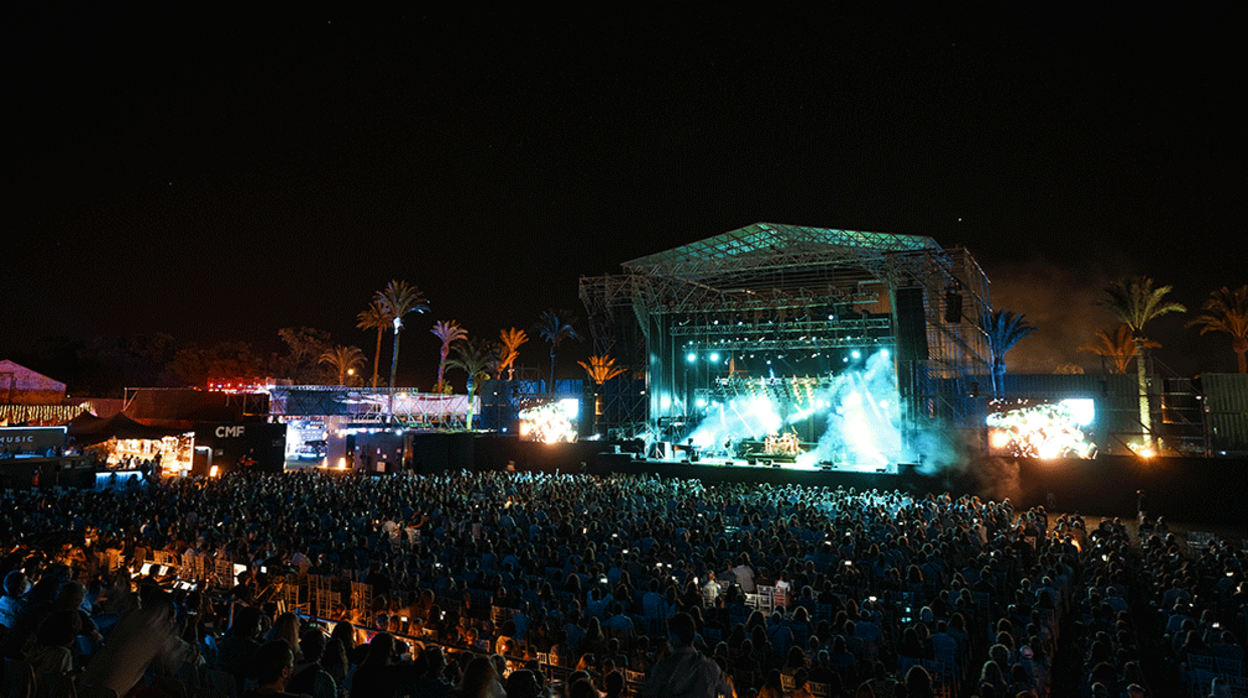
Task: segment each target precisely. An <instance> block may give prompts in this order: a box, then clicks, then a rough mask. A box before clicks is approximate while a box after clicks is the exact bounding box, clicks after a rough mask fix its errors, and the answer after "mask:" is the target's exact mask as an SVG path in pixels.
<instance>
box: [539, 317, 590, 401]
mask: <svg viewBox="0 0 1248 698" xmlns="http://www.w3.org/2000/svg"><path fill="white" fill-rule="evenodd" d="M575 323H576V316H575V315H572V314H571V313H569V312H568V311H566V310H560V311H558V312H555V310H554V309H551V308H547V309H546V311H545V312H543V313H542V316H541V318H539V319H538V321H537V327H536V329H537V332H538V334H539V335H541V337H542V339H545V340H546V341H547V342H550V390H549V392H552V393H553V392H555V354H556V353H557V352H558V351H559V344H560V343H562V342H563V340H565V339H575V340H577V341H578V342H579V341H580V339H581V335H579V334H577V333H576V329H575V328H574V327H572V325H573V324H575Z"/></svg>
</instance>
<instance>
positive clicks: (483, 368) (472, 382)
mask: <svg viewBox="0 0 1248 698" xmlns="http://www.w3.org/2000/svg"><path fill="white" fill-rule="evenodd" d="M451 348H452V349H454V350H455V356H454V357H452V358H450V359H447V361H446V365H447V366H448V367H450V368H458V369H460V370H462V371H463V372H464V373H467V374H468V429H470V430H471V429H472V410H473V403H474V396H475V395H476V394H477V389H478V388H480V387H481V381H484V380H486V379H488V378H489V377H490V369H492V368H493V367H494V364H495V363H497V361H498V355H497V354H495V353H494V347H493V346H491V345H490V343H489V342H488V341H486V340H485V338H484V337H473V338H470V339H460V340H458V341H456V342H455V344H454V345H452V346H451Z"/></svg>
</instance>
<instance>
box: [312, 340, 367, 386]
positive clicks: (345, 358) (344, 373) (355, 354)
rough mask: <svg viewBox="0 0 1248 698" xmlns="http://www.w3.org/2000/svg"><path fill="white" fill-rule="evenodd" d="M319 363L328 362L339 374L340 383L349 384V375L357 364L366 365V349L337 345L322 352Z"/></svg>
mask: <svg viewBox="0 0 1248 698" xmlns="http://www.w3.org/2000/svg"><path fill="white" fill-rule="evenodd" d="M318 362H319V363H323V364H328V365H329V366H330V368H332V369H334V371H335V372H336V373H337V374H338V385H347V383H348V376H350V375H351V374H352V372H353V370H354V369H355V368H356V367H357V366H363V365H364V351H363V350H362V349H360V348H359V347H344V346H341V345H339V346H336V347H333V348H331V349H326V350H325V353H324V354H321V358H320V359H319V361H318Z"/></svg>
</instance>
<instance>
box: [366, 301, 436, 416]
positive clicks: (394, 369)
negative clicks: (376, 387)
mask: <svg viewBox="0 0 1248 698" xmlns="http://www.w3.org/2000/svg"><path fill="white" fill-rule="evenodd" d="M374 300H376V301H378V302H379V303H381V306H382V308H384V309H385V311H386V315H387V316H388V317H389V318H390V322H391V324H392V325H393V326H394V355H393V356H391V357H390V408H391V409H390V412H391V414H393V413H394V380H395V377H396V376H397V375H398V372H399V332H400V330H402V329H403V316H404V315H407V314H408V313H423V312H425V311H427V310H429V303H428V302H427V301H426V300H425V296H424V294H422V293H421V292H420V289H418V288H416V287H415V286H412V285H411V284H409V283H407V282H406V281H391V282H390V283H389V284H386V288H385V289H384V290H381V291H378V292H377V295H376V296H375V297H374Z"/></svg>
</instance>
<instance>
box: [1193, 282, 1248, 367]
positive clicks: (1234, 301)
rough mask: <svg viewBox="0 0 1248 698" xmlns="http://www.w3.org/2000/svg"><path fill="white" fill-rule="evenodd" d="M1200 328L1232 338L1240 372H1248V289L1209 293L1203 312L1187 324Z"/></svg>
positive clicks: (1232, 345) (1203, 331)
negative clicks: (1222, 333)
mask: <svg viewBox="0 0 1248 698" xmlns="http://www.w3.org/2000/svg"><path fill="white" fill-rule="evenodd" d="M1192 325H1200V333H1201V334H1202V335H1203V334H1204V333H1206V332H1225V333H1227V334H1229V335H1231V351H1233V352H1235V357H1236V359H1238V362H1239V372H1240V373H1248V358H1245V353H1246V352H1248V286H1240V287H1239V288H1237V289H1235V290H1234V291H1232V290H1230V289H1229V288H1228V287H1226V286H1223V287H1222V288H1220V289H1218V290H1216V291H1214V292H1213V293H1210V294H1209V298H1208V299H1207V300H1206V301H1205V304H1204V305H1203V306H1201V313H1200V315H1199V316H1198V317H1196V318H1195V319H1194V320H1192V321H1190V322H1188V323H1187V326H1188V327H1191V326H1192Z"/></svg>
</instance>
